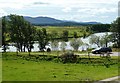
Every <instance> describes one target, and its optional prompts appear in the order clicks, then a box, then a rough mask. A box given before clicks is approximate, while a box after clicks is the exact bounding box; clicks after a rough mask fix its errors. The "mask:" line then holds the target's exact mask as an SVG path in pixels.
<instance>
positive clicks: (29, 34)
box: [24, 22, 36, 55]
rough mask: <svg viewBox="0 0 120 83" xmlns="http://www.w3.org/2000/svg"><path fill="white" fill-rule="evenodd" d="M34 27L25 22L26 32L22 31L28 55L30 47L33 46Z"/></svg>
mask: <svg viewBox="0 0 120 83" xmlns="http://www.w3.org/2000/svg"><path fill="white" fill-rule="evenodd" d="M35 33H36V30H35V27H33V26H32V25H31V24H30V23H29V22H27V23H26V33H24V37H25V39H24V45H25V46H26V48H27V49H28V52H29V55H30V52H31V49H32V48H34V47H33V44H34V37H35Z"/></svg>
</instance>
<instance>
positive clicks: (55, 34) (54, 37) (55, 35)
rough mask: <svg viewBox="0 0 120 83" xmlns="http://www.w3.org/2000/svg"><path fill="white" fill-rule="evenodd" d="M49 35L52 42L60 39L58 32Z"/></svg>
mask: <svg viewBox="0 0 120 83" xmlns="http://www.w3.org/2000/svg"><path fill="white" fill-rule="evenodd" d="M49 35H50V40H51V41H54V40H55V39H57V38H58V32H56V31H52V32H51V33H50V34H49Z"/></svg>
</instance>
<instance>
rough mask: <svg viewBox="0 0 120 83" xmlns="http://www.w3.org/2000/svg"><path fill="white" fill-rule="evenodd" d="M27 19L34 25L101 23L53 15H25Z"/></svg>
mask: <svg viewBox="0 0 120 83" xmlns="http://www.w3.org/2000/svg"><path fill="white" fill-rule="evenodd" d="M24 18H25V20H27V21H29V22H30V23H31V24H34V25H42V26H45V25H51V26H71V25H88V24H101V23H99V22H75V21H64V20H58V19H55V18H51V17H28V16H24Z"/></svg>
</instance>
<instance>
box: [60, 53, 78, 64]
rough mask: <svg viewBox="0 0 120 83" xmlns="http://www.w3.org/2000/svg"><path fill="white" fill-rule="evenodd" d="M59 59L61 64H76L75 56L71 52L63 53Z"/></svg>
mask: <svg viewBox="0 0 120 83" xmlns="http://www.w3.org/2000/svg"><path fill="white" fill-rule="evenodd" d="M59 58H60V59H61V61H62V62H63V63H68V62H70V63H75V62H77V56H76V55H74V53H73V52H71V51H69V52H65V53H63V54H62V55H61V56H60V57H59Z"/></svg>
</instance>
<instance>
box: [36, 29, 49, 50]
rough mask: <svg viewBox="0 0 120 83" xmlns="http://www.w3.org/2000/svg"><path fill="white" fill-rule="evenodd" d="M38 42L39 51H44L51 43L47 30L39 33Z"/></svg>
mask: <svg viewBox="0 0 120 83" xmlns="http://www.w3.org/2000/svg"><path fill="white" fill-rule="evenodd" d="M37 40H38V43H39V50H40V51H44V49H45V46H46V45H47V44H48V43H49V35H48V34H47V31H46V29H45V28H42V30H38V31H37Z"/></svg>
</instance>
